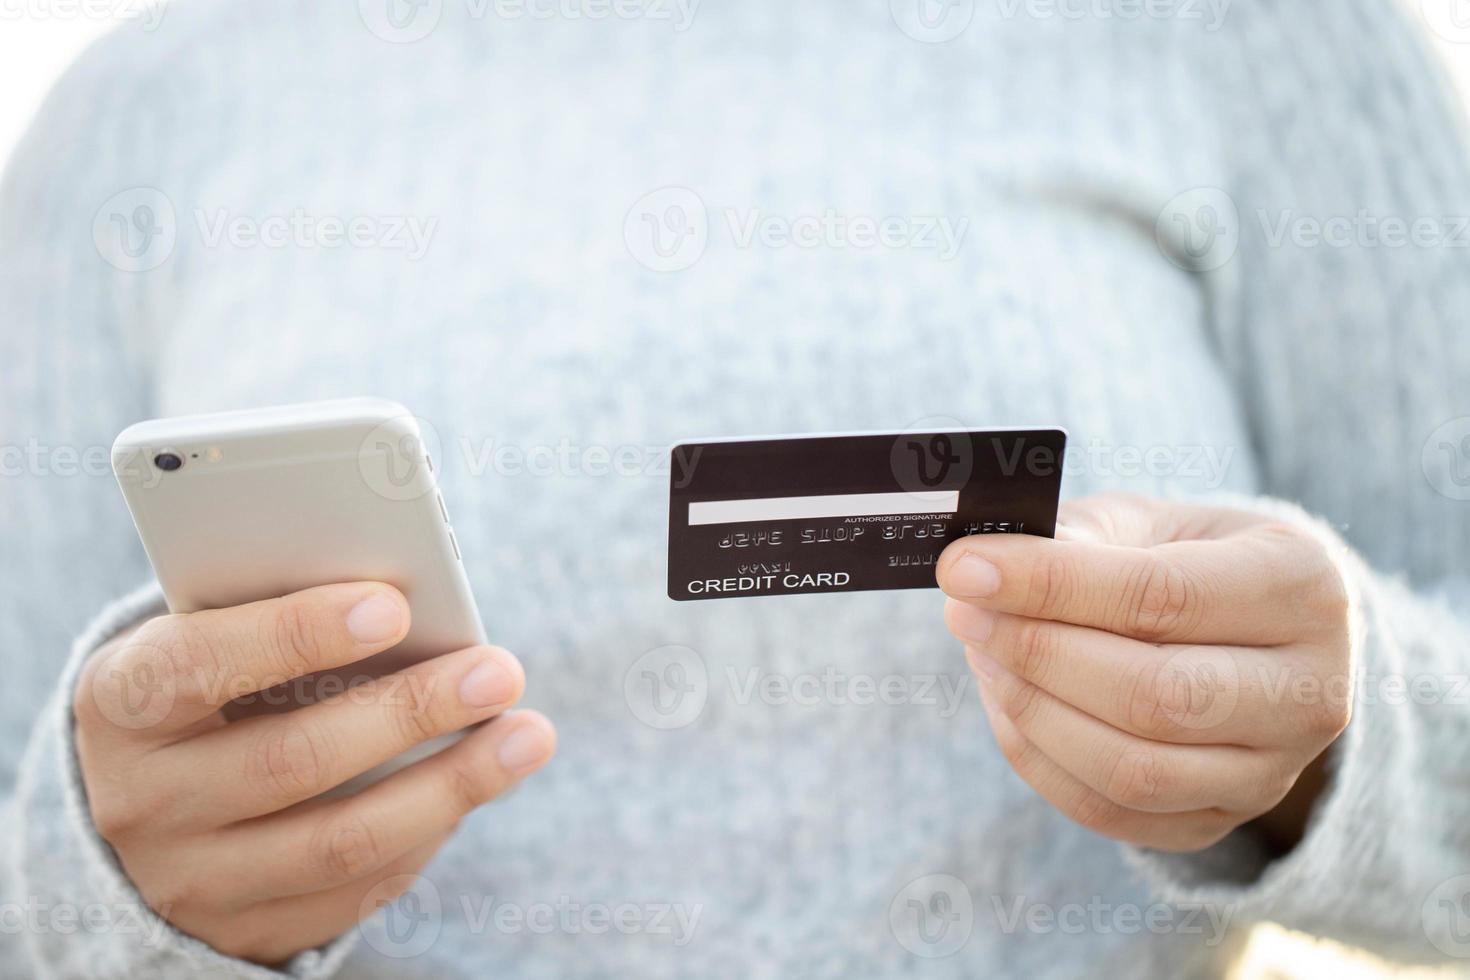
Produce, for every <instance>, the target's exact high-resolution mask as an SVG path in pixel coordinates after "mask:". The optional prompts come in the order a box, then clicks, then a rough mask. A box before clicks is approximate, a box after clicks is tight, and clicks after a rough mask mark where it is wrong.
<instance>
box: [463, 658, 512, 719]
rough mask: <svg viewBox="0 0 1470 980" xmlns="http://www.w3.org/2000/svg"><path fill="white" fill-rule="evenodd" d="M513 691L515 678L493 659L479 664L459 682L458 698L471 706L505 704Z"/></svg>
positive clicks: (485, 706)
mask: <svg viewBox="0 0 1470 980" xmlns="http://www.w3.org/2000/svg"><path fill="white" fill-rule="evenodd" d="M515 693H516V681H515V678H514V677H512V676H511V675H510V671H508V670H506V669H505V668H504V667H502V666H501V665H500V664H498V663H496V662H495V661H494V660H487V661H485V662H484V663H482V664H480V666H478V667H476V668H475V669H474V670H472V671H470V672H469V673H468V674H465V675H464V679H463V680H461V681H460V682H459V699H460V700H461V701H463V702H464V703H465V704H467V705H469V706H470V707H471V708H488V707H490V706H491V705H492V704H505V703H506V702H507V701H509V700H510V699H511V698H513V697H514V696H515Z"/></svg>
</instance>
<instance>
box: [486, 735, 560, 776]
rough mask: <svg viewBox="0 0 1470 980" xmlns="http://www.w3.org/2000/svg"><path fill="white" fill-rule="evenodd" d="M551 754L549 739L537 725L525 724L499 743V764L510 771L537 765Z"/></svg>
mask: <svg viewBox="0 0 1470 980" xmlns="http://www.w3.org/2000/svg"><path fill="white" fill-rule="evenodd" d="M550 754H551V739H550V738H549V737H548V736H547V734H546V732H544V731H542V730H541V726H539V725H526V726H524V727H522V728H518V729H517V730H515V731H513V732H511V733H510V734H509V735H507V736H506V739H505V741H504V742H501V743H500V751H499V753H497V755H498V758H499V759H500V764H501V765H502V766H504V767H505V768H506V769H509V770H510V771H511V772H519V771H520V770H522V769H530V768H532V767H533V766H538V765H540V764H541V763H542V762H544V761H545V760H546V757H547V756H548V755H550Z"/></svg>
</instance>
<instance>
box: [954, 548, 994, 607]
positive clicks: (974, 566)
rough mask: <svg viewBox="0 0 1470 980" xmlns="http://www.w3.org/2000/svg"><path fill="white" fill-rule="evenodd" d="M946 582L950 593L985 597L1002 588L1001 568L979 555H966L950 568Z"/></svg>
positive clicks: (971, 597)
mask: <svg viewBox="0 0 1470 980" xmlns="http://www.w3.org/2000/svg"><path fill="white" fill-rule="evenodd" d="M945 584H946V586H947V588H946V591H947V592H949V594H950V595H957V596H964V597H966V598H970V599H984V598H985V597H986V596H992V595H995V593H996V592H997V591H998V590H999V589H1000V569H998V568H996V567H995V566H994V565H992V564H991V563H990V562H988V561H986V560H985V559H984V558H981V557H980V556H979V555H965V556H964V557H963V558H961V559H960V560H959V561H957V562H955V563H954V565H953V566H952V567H951V568H950V570H949V575H947V576H945Z"/></svg>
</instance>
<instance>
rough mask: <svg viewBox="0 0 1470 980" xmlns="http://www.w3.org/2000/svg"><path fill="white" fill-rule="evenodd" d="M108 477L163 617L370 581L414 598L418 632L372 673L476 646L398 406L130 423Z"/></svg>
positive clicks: (461, 577)
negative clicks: (148, 565) (156, 588)
mask: <svg viewBox="0 0 1470 980" xmlns="http://www.w3.org/2000/svg"><path fill="white" fill-rule="evenodd" d="M112 466H113V472H114V473H115V474H116V476H117V480H118V484H119V485H120V486H121V487H122V492H123V496H124V497H125V498H127V504H128V510H129V511H131V513H132V515H133V523H134V524H136V525H137V528H138V534H139V536H140V537H141V538H142V540H143V547H144V549H145V550H146V551H147V552H148V559H149V561H150V562H152V564H153V571H154V573H155V575H156V576H157V578H158V581H159V584H160V585H161V586H162V588H163V594H164V597H165V598H166V600H167V601H168V607H169V609H170V610H171V611H173V612H179V613H186V612H194V611H196V610H200V609H219V608H223V607H227V606H237V605H240V604H242V603H247V602H254V601H256V600H260V599H269V598H274V597H277V596H282V595H286V594H288V593H291V592H296V591H299V590H301V589H305V588H310V587H312V586H317V585H327V584H331V583H334V582H357V581H378V582H387V583H388V584H390V585H392V586H394V587H396V588H397V589H398V590H399V591H401V592H402V593H403V594H404V596H406V597H407V598H408V603H409V607H410V609H411V612H412V625H411V627H410V629H409V632H408V635H407V636H406V637H405V638H404V640H403V641H402V642H401V643H399V644H398V645H397V646H396V647H394V648H393V649H392V650H390V651H387V652H386V653H383V654H379V655H378V656H377V657H373V658H371V661H364V662H363V664H362V665H360V666H362V667H363V668H365V669H366V672H368V673H371V674H374V675H376V674H381V673H387V672H389V671H392V670H397V669H399V668H400V667H401V666H404V665H406V664H407V663H410V662H413V661H416V660H421V659H424V658H427V657H432V656H436V655H438V654H442V653H448V652H450V651H453V650H458V649H461V648H464V647H468V646H474V645H476V644H481V643H484V642H485V631H484V627H483V626H482V625H481V622H480V615H479V612H478V611H477V609H476V608H475V601H474V597H473V595H472V594H471V591H470V586H469V580H468V578H467V577H466V575H465V571H464V565H463V564H462V562H461V560H460V554H459V545H458V543H457V542H456V541H455V539H454V530H453V528H451V527H450V524H449V512H448V509H447V508H446V507H445V504H444V498H443V497H442V495H441V494H440V493H439V490H438V487H437V485H436V481H435V479H434V470H433V461H432V460H431V459H430V458H429V455H428V453H427V451H426V450H425V447H424V440H423V438H422V435H421V432H420V427H419V425H418V423H417V421H416V420H415V418H414V416H413V415H412V414H411V413H410V412H409V411H408V409H406V408H404V407H403V406H402V405H399V404H398V403H396V402H392V401H387V400H385V399H380V398H351V399H343V400H338V401H326V402H316V403H313V404H306V405H288V406H284V407H279V408H264V409H253V410H249V411H242V412H224V413H220V414H213V415H191V416H182V417H178V418H168V419H157V420H154V421H150V422H140V423H138V424H137V425H133V426H129V427H128V428H127V429H125V430H124V431H123V432H122V434H121V435H119V436H118V437H117V441H116V442H115V443H114V444H113V447H112ZM369 664H370V667H369Z"/></svg>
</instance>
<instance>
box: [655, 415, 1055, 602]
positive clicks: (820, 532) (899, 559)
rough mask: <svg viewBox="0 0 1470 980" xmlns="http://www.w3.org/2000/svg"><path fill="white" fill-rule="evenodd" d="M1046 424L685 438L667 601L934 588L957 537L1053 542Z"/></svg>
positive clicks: (1050, 434) (677, 456) (675, 455)
mask: <svg viewBox="0 0 1470 980" xmlns="http://www.w3.org/2000/svg"><path fill="white" fill-rule="evenodd" d="M1066 441H1067V436H1066V433H1065V432H1063V431H1062V430H1060V429H1024V430H994V431H969V430H946V431H934V432H901V433H864V434H844V435H819V436H804V437H772V438H755V439H750V438H742V439H732V440H713V441H707V442H690V443H685V444H682V445H679V446H675V447H674V448H673V450H672V460H671V467H670V484H669V584H668V591H669V597H670V598H672V599H677V600H690V599H719V598H731V597H736V596H765V595H799V594H806V593H821V592H860V591H869V590H888V589H921V588H934V587H935V581H934V566H935V563H936V562H937V561H938V559H939V555H940V553H941V552H942V551H943V550H944V548H945V546H946V545H947V544H949V543H950V542H951V541H953V540H955V539H956V538H960V537H964V536H966V535H970V534H1031V535H1037V536H1040V537H1048V538H1049V537H1053V536H1054V535H1055V533H1056V521H1057V506H1058V499H1059V497H1060V493H1061V479H1062V460H1063V456H1064V453H1065V449H1066Z"/></svg>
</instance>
